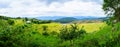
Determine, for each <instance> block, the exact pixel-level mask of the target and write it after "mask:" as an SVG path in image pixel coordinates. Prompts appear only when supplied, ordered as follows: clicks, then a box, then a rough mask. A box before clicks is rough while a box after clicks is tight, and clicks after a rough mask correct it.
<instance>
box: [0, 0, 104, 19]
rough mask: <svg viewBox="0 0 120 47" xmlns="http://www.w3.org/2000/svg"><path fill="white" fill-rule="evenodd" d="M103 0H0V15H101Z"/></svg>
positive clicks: (102, 14)
mask: <svg viewBox="0 0 120 47" xmlns="http://www.w3.org/2000/svg"><path fill="white" fill-rule="evenodd" d="M102 3H103V0H0V15H5V16H9V17H39V16H97V17H103V16H105V15H104V11H103V10H102Z"/></svg>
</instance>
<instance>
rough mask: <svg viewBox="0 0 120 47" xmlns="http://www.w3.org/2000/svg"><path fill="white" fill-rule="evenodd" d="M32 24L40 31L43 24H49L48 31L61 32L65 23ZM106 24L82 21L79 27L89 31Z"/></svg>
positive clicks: (20, 21) (20, 22)
mask: <svg viewBox="0 0 120 47" xmlns="http://www.w3.org/2000/svg"><path fill="white" fill-rule="evenodd" d="M15 21H16V24H15V25H18V24H23V23H25V22H23V21H22V20H15ZM30 25H32V27H31V28H32V29H35V30H37V31H39V32H42V31H43V28H42V27H43V26H48V28H47V30H48V32H52V31H55V32H59V30H60V29H61V28H62V27H63V26H64V25H63V24H60V23H48V24H30ZM66 25H68V26H69V25H70V24H66ZM105 25H106V24H105V23H81V24H80V23H79V24H78V26H79V28H81V27H82V26H84V28H83V29H85V30H86V31H87V33H91V32H94V31H97V30H99V29H100V28H101V27H103V26H105Z"/></svg>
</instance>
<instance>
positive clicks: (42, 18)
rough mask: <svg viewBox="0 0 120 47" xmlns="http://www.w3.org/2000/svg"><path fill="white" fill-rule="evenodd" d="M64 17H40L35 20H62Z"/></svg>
mask: <svg viewBox="0 0 120 47" xmlns="http://www.w3.org/2000/svg"><path fill="white" fill-rule="evenodd" d="M64 17H65V16H41V17H36V19H39V20H56V19H60V18H64Z"/></svg>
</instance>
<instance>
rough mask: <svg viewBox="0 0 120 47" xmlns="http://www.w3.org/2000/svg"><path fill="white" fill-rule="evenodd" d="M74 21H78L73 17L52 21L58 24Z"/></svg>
mask: <svg viewBox="0 0 120 47" xmlns="http://www.w3.org/2000/svg"><path fill="white" fill-rule="evenodd" d="M76 20H78V19H76V18H74V17H64V18H60V19H56V20H54V21H55V22H60V23H69V22H72V21H76Z"/></svg>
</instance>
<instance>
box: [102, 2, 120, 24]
mask: <svg viewBox="0 0 120 47" xmlns="http://www.w3.org/2000/svg"><path fill="white" fill-rule="evenodd" d="M103 10H104V11H105V13H106V14H107V15H108V16H110V17H113V18H112V20H116V21H117V22H120V0H104V4H103Z"/></svg>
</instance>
